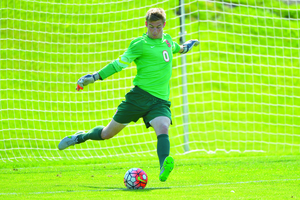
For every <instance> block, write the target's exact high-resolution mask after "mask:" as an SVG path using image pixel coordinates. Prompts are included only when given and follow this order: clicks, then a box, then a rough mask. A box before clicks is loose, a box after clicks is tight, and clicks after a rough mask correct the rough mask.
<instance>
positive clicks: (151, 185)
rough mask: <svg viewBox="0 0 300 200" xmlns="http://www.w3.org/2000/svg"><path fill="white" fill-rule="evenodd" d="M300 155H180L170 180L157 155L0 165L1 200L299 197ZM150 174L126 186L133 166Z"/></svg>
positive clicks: (176, 159) (177, 157) (176, 157)
mask: <svg viewBox="0 0 300 200" xmlns="http://www.w3.org/2000/svg"><path fill="white" fill-rule="evenodd" d="M299 158H300V157H299V155H286V156H280V155H277V156H269V155H255V154H236V155H235V154H231V155H228V154H221V155H218V156H216V155H203V154H199V153H192V154H187V155H184V156H175V168H174V170H173V172H172V174H171V175H170V177H169V179H168V180H167V182H160V181H159V179H158V173H159V171H158V161H157V158H155V157H150V158H149V157H129V158H128V157H127V158H126V157H120V158H118V159H116V158H109V159H104V160H103V159H91V160H90V159H88V160H72V161H66V160H63V161H52V162H41V163H37V162H25V163H24V162H20V163H6V164H5V165H3V163H2V164H1V165H0V166H1V169H0V178H1V185H0V191H1V192H0V198H1V199H161V198H163V199H174V198H176V199H299V198H300V192H299V187H300V172H299V170H298V169H299V167H298V166H299V164H300V161H299V160H300V159H299ZM132 167H139V168H142V169H143V170H144V171H145V172H146V173H147V175H148V184H147V186H146V188H145V189H144V190H139V191H132V190H128V189H126V188H125V186H124V184H123V177H124V175H125V172H126V171H127V170H128V169H130V168H132Z"/></svg>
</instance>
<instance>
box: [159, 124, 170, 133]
mask: <svg viewBox="0 0 300 200" xmlns="http://www.w3.org/2000/svg"><path fill="white" fill-rule="evenodd" d="M168 132H169V124H167V123H161V124H160V125H159V127H158V129H157V135H160V134H168Z"/></svg>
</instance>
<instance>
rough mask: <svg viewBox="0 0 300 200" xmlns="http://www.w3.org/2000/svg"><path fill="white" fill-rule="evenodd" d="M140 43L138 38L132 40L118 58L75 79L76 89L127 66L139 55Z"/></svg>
mask: <svg viewBox="0 0 300 200" xmlns="http://www.w3.org/2000/svg"><path fill="white" fill-rule="evenodd" d="M141 44H142V43H141V42H139V41H138V40H133V41H132V42H131V43H130V46H129V48H128V49H127V51H126V52H125V53H124V54H123V55H122V56H120V57H119V58H118V59H116V60H114V61H113V62H111V63H109V64H108V65H106V66H105V67H104V68H102V69H101V70H100V71H98V72H95V73H94V74H92V75H91V74H88V75H85V76H83V77H81V78H80V79H78V81H77V87H76V90H77V91H79V90H82V89H83V87H84V86H86V85H88V84H90V83H94V82H95V81H97V80H104V79H106V78H107V77H109V76H111V75H113V74H115V73H117V72H119V71H121V70H122V69H124V68H126V67H128V66H129V65H130V63H131V62H132V61H133V60H135V59H136V58H137V57H139V56H140V55H141V53H142V45H141Z"/></svg>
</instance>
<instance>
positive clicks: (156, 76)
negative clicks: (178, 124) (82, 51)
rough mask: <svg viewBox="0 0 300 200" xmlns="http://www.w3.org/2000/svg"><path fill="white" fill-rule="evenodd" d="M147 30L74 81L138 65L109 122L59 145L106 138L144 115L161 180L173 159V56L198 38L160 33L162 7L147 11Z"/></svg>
mask: <svg viewBox="0 0 300 200" xmlns="http://www.w3.org/2000/svg"><path fill="white" fill-rule="evenodd" d="M145 25H146V27H147V33H146V34H143V36H141V37H138V38H136V39H134V40H133V41H132V42H131V43H130V45H129V47H128V49H127V50H126V52H125V53H124V54H123V55H121V56H120V57H119V58H118V59H116V60H114V61H113V62H111V63H110V64H108V65H107V66H105V67H104V68H103V69H101V70H100V71H99V72H96V73H94V74H92V75H90V74H88V75H85V76H83V77H81V78H80V79H79V80H78V82H77V88H76V89H77V90H78V91H79V90H82V89H83V88H84V86H86V85H88V84H90V83H94V82H95V81H97V80H104V79H106V78H107V77H109V76H111V75H113V74H114V73H117V72H119V71H121V70H122V69H124V68H126V67H128V66H129V65H130V63H131V62H132V61H134V62H135V64H136V67H137V74H136V76H135V78H134V80H133V85H134V87H133V88H132V89H131V90H130V92H128V93H127V94H126V95H125V98H126V99H125V101H122V103H121V104H120V105H119V106H118V109H117V112H116V113H115V115H114V116H113V119H112V120H111V122H110V123H109V124H108V125H107V126H106V127H104V126H97V127H95V128H93V129H92V130H90V131H88V132H87V133H84V132H77V133H75V134H74V135H72V136H67V137H65V138H63V139H62V140H61V142H60V143H59V145H58V148H59V150H63V149H65V148H67V147H69V146H71V145H75V144H80V143H82V142H85V141H86V140H89V139H90V140H106V139H110V138H112V137H114V136H115V135H116V134H118V133H119V132H120V131H121V130H122V129H123V128H124V127H126V126H127V125H128V124H129V123H130V122H132V121H134V122H136V121H137V120H138V119H139V118H141V117H142V118H143V120H144V123H145V125H146V127H147V128H149V127H151V126H152V127H153V129H154V130H155V133H156V135H157V155H158V158H159V163H160V174H159V179H160V181H166V180H167V178H168V176H169V174H170V172H171V171H172V169H173V168H174V160H173V158H172V157H171V156H169V154H170V141H169V135H168V130H169V126H170V124H171V123H172V119H171V111H170V106H171V102H170V101H168V99H169V94H170V86H169V81H170V78H171V75H172V59H173V54H175V53H187V52H188V51H190V50H191V49H192V48H193V46H197V45H198V44H199V41H198V40H190V41H188V42H186V43H184V44H183V45H182V46H180V45H178V44H177V43H176V42H174V41H173V40H172V38H171V36H170V35H168V34H166V33H163V29H164V27H165V25H166V14H165V11H164V10H163V9H161V8H151V9H150V10H148V11H147V14H146V22H145Z"/></svg>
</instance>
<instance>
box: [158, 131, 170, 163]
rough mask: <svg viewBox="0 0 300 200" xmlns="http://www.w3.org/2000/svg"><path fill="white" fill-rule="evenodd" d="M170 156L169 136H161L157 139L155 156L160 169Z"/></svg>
mask: <svg viewBox="0 0 300 200" xmlns="http://www.w3.org/2000/svg"><path fill="white" fill-rule="evenodd" d="M169 154H170V140H169V135H167V134H161V135H159V136H158V137H157V155H158V158H159V164H160V169H161V168H162V166H163V164H164V161H165V159H166V157H168V156H169Z"/></svg>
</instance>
